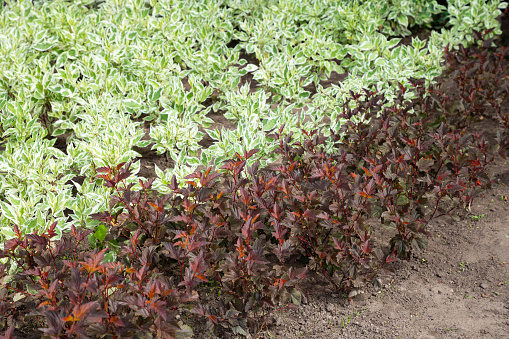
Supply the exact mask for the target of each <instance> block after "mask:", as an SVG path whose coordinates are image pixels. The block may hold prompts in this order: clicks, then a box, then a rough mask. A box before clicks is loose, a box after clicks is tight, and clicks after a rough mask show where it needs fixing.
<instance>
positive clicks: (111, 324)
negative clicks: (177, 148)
mask: <svg viewBox="0 0 509 339" xmlns="http://www.w3.org/2000/svg"><path fill="white" fill-rule="evenodd" d="M476 33H477V32H476ZM482 37H483V35H482V34H481V33H477V38H478V39H479V40H481V43H480V44H479V45H478V46H476V47H471V48H468V49H466V48H461V49H460V50H459V51H449V50H448V49H446V51H445V59H446V61H447V63H448V66H449V69H450V72H449V76H450V77H451V79H452V80H454V82H455V87H456V88H457V90H456V91H448V92H447V94H446V93H444V92H443V91H442V90H441V88H440V87H439V86H438V87H433V86H432V87H429V88H426V87H425V86H424V85H423V83H422V82H420V81H415V82H414V83H413V85H414V89H415V93H416V98H417V99H415V100H413V101H412V102H408V101H404V99H403V95H404V93H405V89H404V88H403V86H401V91H400V93H399V98H397V99H396V100H395V101H394V104H391V105H388V104H387V101H386V100H385V99H384V98H383V96H380V95H378V94H377V93H374V92H369V91H365V92H364V93H351V102H350V103H349V104H348V105H345V107H343V116H342V117H343V118H347V119H348V120H349V122H348V123H346V124H344V125H343V126H342V128H341V131H340V133H338V134H335V133H333V132H328V131H304V133H305V135H306V138H305V140H304V141H302V142H297V141H293V140H292V136H291V135H281V131H282V130H283V128H281V129H280V130H279V131H278V132H276V133H275V135H274V137H275V138H277V139H278V140H279V149H278V152H279V153H280V159H281V161H280V163H279V164H278V165H274V166H269V167H266V168H260V167H259V165H257V164H256V163H255V164H254V165H253V166H248V165H247V160H248V159H250V158H251V157H255V156H256V153H257V150H252V151H249V152H245V153H244V154H237V156H236V157H235V159H231V160H230V161H227V162H226V163H224V165H223V166H222V167H221V168H220V169H213V168H208V169H206V170H202V171H197V172H195V173H194V174H192V175H190V176H188V177H187V178H186V179H187V180H188V182H187V185H186V186H185V187H183V186H179V185H178V184H177V181H176V180H174V181H173V183H172V184H171V185H170V189H171V193H169V194H167V195H164V196H161V195H158V194H156V193H155V191H153V190H152V189H151V185H152V182H153V179H150V180H140V182H139V184H140V187H141V189H134V186H133V184H127V182H126V179H127V178H129V176H131V174H132V173H131V172H130V170H129V168H130V164H129V163H128V164H119V165H118V166H115V167H104V168H100V169H98V170H97V171H98V172H99V173H98V175H97V177H98V178H101V179H102V180H103V181H104V185H105V186H107V187H110V188H111V189H112V192H113V194H112V196H111V199H110V206H109V207H110V210H109V212H103V213H99V214H95V215H93V216H92V217H93V218H94V219H97V220H100V221H102V223H101V225H99V226H98V227H97V228H96V229H95V230H86V229H75V228H74V227H73V229H72V231H71V232H69V233H66V234H64V235H63V236H62V237H61V239H59V240H56V233H55V225H52V227H50V228H49V229H48V230H46V231H45V232H44V233H34V234H29V235H26V236H23V235H22V233H21V232H20V230H19V229H18V228H15V231H16V234H17V237H16V238H14V239H11V240H9V241H7V242H6V243H5V244H4V248H3V250H2V251H1V252H0V257H1V258H4V264H3V265H2V267H1V269H0V279H1V286H0V295H1V296H0V297H1V303H0V314H2V317H1V319H2V325H3V326H5V328H6V331H5V333H4V335H3V337H2V338H14V335H15V334H16V335H18V336H19V337H25V336H27V335H28V334H29V333H36V332H37V331H40V332H42V333H43V335H44V336H46V337H50V338H70V337H80V338H81V337H83V338H86V337H104V336H106V337H111V338H120V337H137V338H141V337H143V338H145V337H152V334H153V335H154V336H157V337H158V338H183V337H189V336H192V329H191V327H190V326H189V324H191V323H193V322H194V321H195V320H190V321H191V323H186V321H184V319H195V318H196V317H197V316H199V317H198V318H201V317H203V318H204V319H206V320H207V321H208V323H209V325H210V327H209V328H210V329H211V330H212V331H214V332H215V333H216V334H217V333H219V332H220V331H221V330H222V329H223V328H228V329H229V330H231V331H233V332H234V333H236V334H243V335H248V333H250V332H251V333H255V332H256V331H258V330H259V327H260V325H261V324H262V323H263V320H264V318H265V317H266V316H267V315H269V314H270V313H271V312H273V311H275V310H277V309H279V308H281V307H285V306H287V305H293V306H298V305H299V304H300V303H301V301H302V299H303V298H305V295H304V292H303V291H304V287H305V284H306V278H307V276H308V273H309V272H310V271H315V272H319V273H320V274H322V275H323V276H324V277H325V278H326V279H327V280H328V281H329V282H330V284H331V286H333V287H334V288H335V289H337V290H341V291H343V292H344V293H346V294H347V295H348V296H349V297H353V296H354V295H355V294H356V293H358V291H359V290H361V289H362V288H364V287H365V286H366V284H370V283H374V284H377V282H379V279H378V276H379V274H380V272H382V271H383V270H384V269H385V268H388V266H389V265H390V264H391V263H392V262H394V261H397V260H400V259H408V258H409V255H410V253H411V251H413V250H419V249H421V248H423V247H425V246H426V238H427V237H428V236H429V235H430V234H429V232H428V230H427V226H428V224H429V223H430V221H431V220H433V219H436V218H438V217H441V216H446V215H448V216H455V215H456V216H457V212H461V211H463V210H464V209H465V208H467V207H468V206H470V204H471V203H472V200H473V199H474V198H475V197H476V196H478V195H479V194H480V193H481V192H482V190H484V189H486V188H489V187H490V185H492V184H493V183H494V179H493V177H492V176H490V174H489V165H490V164H491V163H493V161H494V160H495V159H496V156H497V155H502V156H504V155H505V154H506V153H507V148H508V146H509V138H508V133H507V132H508V129H509V114H508V113H505V114H504V113H503V112H502V108H501V105H502V103H503V102H504V100H505V99H506V98H507V94H508V80H507V76H506V75H507V72H506V70H505V68H504V62H505V60H504V58H506V56H507V48H499V49H494V48H491V47H490V46H491V45H492V41H491V40H489V41H484V42H483V41H482ZM486 104H488V105H486ZM352 107H354V108H352ZM355 116H357V117H359V116H360V117H363V119H351V118H352V117H355ZM480 118H486V119H493V120H494V121H496V122H498V123H499V125H498V126H499V129H498V134H497V136H496V137H495V136H494V135H488V136H485V135H483V133H482V132H472V131H471V128H469V127H470V125H471V123H472V122H475V121H477V120H479V119H480ZM324 132H327V133H326V134H324ZM488 139H489V140H488ZM374 228H376V229H374ZM375 231H376V232H378V233H380V232H389V233H387V234H388V235H389V237H390V242H389V243H388V244H383V243H377V242H376V241H375V239H374V237H372V234H373V233H374V232H375ZM5 258H6V259H5ZM5 260H6V261H5ZM13 265H15V267H17V269H16V270H14V271H15V272H14V274H9V272H13ZM147 333H151V334H147Z"/></svg>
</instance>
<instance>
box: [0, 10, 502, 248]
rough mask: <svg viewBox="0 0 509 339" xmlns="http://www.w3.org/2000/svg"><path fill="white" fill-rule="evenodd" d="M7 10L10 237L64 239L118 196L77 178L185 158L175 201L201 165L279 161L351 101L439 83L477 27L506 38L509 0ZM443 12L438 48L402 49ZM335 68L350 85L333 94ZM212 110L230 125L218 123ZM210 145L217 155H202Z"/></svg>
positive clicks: (336, 120) (1, 64)
mask: <svg viewBox="0 0 509 339" xmlns="http://www.w3.org/2000/svg"><path fill="white" fill-rule="evenodd" d="M0 5H1V6H2V10H1V11H0V50H1V51H2V53H0V133H2V136H1V139H0V140H1V141H0V143H1V144H2V145H1V146H0V147H1V148H0V149H1V150H2V151H1V155H0V202H1V210H2V215H1V216H0V230H1V231H0V237H2V239H9V238H12V237H14V236H15V235H14V233H13V231H12V229H13V225H14V224H16V225H18V226H19V227H20V229H21V231H22V232H23V233H30V232H32V230H34V229H37V230H41V231H42V230H45V229H47V228H48V227H49V225H51V224H52V223H53V222H54V221H57V222H58V223H57V228H56V232H57V234H61V233H62V232H63V231H64V230H69V229H70V227H71V225H72V224H73V223H74V224H76V225H79V226H80V227H94V226H95V225H96V223H95V222H94V221H93V220H91V219H90V218H89V217H88V215H89V214H91V213H96V212H99V211H104V210H105V209H106V199H107V197H108V195H109V194H110V191H109V189H105V188H104V187H102V186H101V185H100V183H99V182H98V181H95V180H92V182H88V183H86V184H83V185H81V184H77V183H76V182H77V180H74V182H75V183H73V182H72V181H70V179H75V178H76V177H77V176H88V177H91V176H92V175H93V173H94V171H95V169H96V168H99V167H103V166H115V165H116V164H118V163H121V162H126V161H130V160H133V159H134V158H136V157H139V156H140V154H139V153H138V152H137V151H136V150H135V149H137V150H139V148H136V147H141V148H142V147H146V146H149V145H150V146H151V147H152V148H153V149H154V150H156V151H157V152H158V153H165V154H166V156H167V157H168V158H169V159H171V160H172V162H173V163H174V166H173V167H172V168H171V169H165V170H164V171H162V170H159V169H157V170H156V172H157V176H158V178H157V179H156V181H155V182H154V188H155V189H157V190H159V191H161V192H167V187H166V185H167V184H168V183H170V181H171V178H172V176H173V175H174V174H175V175H176V176H177V180H178V181H179V182H183V181H184V179H183V178H184V177H185V176H186V175H188V174H190V173H192V172H193V171H194V170H195V169H196V168H197V166H208V165H209V164H210V163H211V162H215V165H216V166H219V165H220V164H221V163H222V162H223V161H225V160H227V159H230V158H232V157H233V156H234V155H235V153H243V152H244V151H246V150H249V149H255V148H258V149H260V152H259V153H258V155H257V159H256V160H258V161H260V163H261V165H262V166H263V165H266V164H268V163H270V162H271V161H274V160H275V153H274V152H273V151H274V149H275V148H276V147H277V143H276V142H275V140H274V138H272V137H271V136H270V133H271V131H273V130H274V129H275V128H277V126H281V125H283V124H284V125H285V131H284V133H293V136H294V138H296V139H299V140H300V139H301V138H303V137H304V135H303V134H302V133H301V129H305V130H312V129H315V128H317V127H320V126H321V127H323V126H325V125H327V124H328V123H329V121H331V122H332V123H331V124H332V126H331V127H332V128H333V130H334V131H335V132H337V131H338V130H339V128H340V126H341V124H342V123H344V119H343V118H341V117H340V115H341V110H340V107H341V105H342V104H344V103H345V102H347V101H348V100H349V91H350V90H353V91H354V92H356V93H357V92H360V91H361V89H362V88H367V89H370V90H373V89H376V90H378V91H379V92H380V93H384V95H385V96H386V97H387V98H389V99H390V98H394V97H395V91H397V89H398V87H397V83H398V82H399V83H402V84H404V85H405V86H407V87H411V84H410V82H409V79H411V78H425V79H426V80H427V84H430V83H432V82H434V79H435V78H436V77H437V76H438V75H439V74H440V73H441V70H442V65H441V57H442V54H441V52H442V49H443V47H444V46H445V45H446V44H447V43H450V44H451V48H454V47H455V46H457V45H459V44H461V43H468V42H469V41H471V40H472V39H470V40H469V38H468V37H469V35H466V33H465V32H466V31H465V27H464V25H465V23H466V22H467V21H469V20H470V21H472V22H473V25H474V26H475V27H478V26H479V27H478V29H481V28H484V27H485V28H494V30H493V32H492V34H500V29H499V24H498V22H497V21H496V20H495V18H496V17H497V15H498V14H499V13H500V8H503V7H504V6H505V3H504V2H500V1H489V2H487V3H486V2H485V1H469V2H466V1H463V0H461V1H459V0H458V1H454V2H452V1H451V2H450V5H449V8H448V9H447V11H446V9H445V8H444V7H442V6H439V5H438V4H437V2H436V1H408V0H391V1H382V0H372V1H350V0H348V1H347V0H335V1H329V0H327V1H326V0H320V1H314V0H313V1H310V0H306V1H296V0H285V1H273V0H266V1H245V0H224V1H208V0H193V1H187V0H186V1H182V0H178V1H173V0H172V1H170V0H162V1H155V0H125V1H124V0H123V1H113V0H107V1H90V0H83V1H81V0H80V1H72V2H71V3H69V2H68V1H64V0H55V1H30V0H23V1H15V0H10V1H4V2H1V4H0ZM436 15H446V16H449V19H450V20H449V22H450V25H449V26H448V27H447V28H446V29H444V30H443V31H442V32H441V33H438V32H432V34H431V37H430V39H429V41H428V43H427V45H426V43H425V42H424V41H421V40H418V39H416V40H414V41H413V43H412V45H411V46H404V45H402V44H401V41H400V38H398V37H401V36H406V35H409V34H410V33H411V31H410V30H413V29H417V28H419V27H421V28H424V27H429V26H430V25H431V24H432V20H433V16H436ZM481 26H482V27H481ZM464 33H465V34H464ZM248 60H249V61H248ZM332 72H337V73H345V75H347V78H346V79H345V81H344V82H343V83H342V84H341V85H333V86H331V87H329V88H324V85H323V82H322V81H323V80H324V79H327V77H329V76H330V75H331V74H332ZM381 79H383V80H381ZM249 83H251V84H249ZM406 95H407V97H408V98H410V97H413V95H414V94H412V93H411V92H410V91H407V92H406ZM236 97H239V99H234V98H236ZM211 113H214V114H216V115H223V116H224V118H226V121H228V122H229V123H230V124H231V125H232V128H223V129H217V128H216V127H215V126H212V124H213V123H214V122H217V121H213V120H212V119H211V117H212V115H211ZM143 122H147V123H149V124H150V127H149V128H148V127H146V126H144V124H143ZM144 128H145V129H144ZM146 133H148V136H149V138H148V140H147V138H145V137H144V136H145V135H146ZM206 136H209V137H210V138H211V139H212V145H211V146H210V147H208V148H203V147H201V145H202V144H203V143H202V141H203V140H204V138H205V137H206ZM57 137H58V138H59V140H58V142H55V139H56V138H57ZM63 140H65V141H66V143H67V145H65V146H62V145H61V143H62V141H63ZM55 146H57V147H55ZM254 160H255V159H250V161H249V163H250V164H252V163H253V161H254ZM137 166H139V164H138V163H136V162H135V163H134V164H133V169H134V171H135V172H136V170H137V168H136V167H137ZM38 168H41V170H37V169H38ZM131 181H132V182H134V183H136V182H137V180H136V178H134V177H133V178H132V179H131ZM4 183H5V184H4ZM45 192H51V193H48V194H46V193H45ZM57 197H62V201H60V200H59V199H60V198H57ZM49 199H50V200H49ZM94 201H96V202H97V203H94ZM50 205H51V207H50ZM50 208H51V212H52V213H48V211H49V210H50ZM64 211H66V212H64ZM66 214H69V218H67V217H66Z"/></svg>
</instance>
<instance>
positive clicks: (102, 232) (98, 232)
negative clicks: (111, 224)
mask: <svg viewBox="0 0 509 339" xmlns="http://www.w3.org/2000/svg"><path fill="white" fill-rule="evenodd" d="M107 233H108V228H107V227H106V225H104V224H99V225H97V227H96V228H95V233H94V238H96V239H97V240H99V241H104V238H106V234H107Z"/></svg>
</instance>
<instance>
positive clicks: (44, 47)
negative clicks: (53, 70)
mask: <svg viewBox="0 0 509 339" xmlns="http://www.w3.org/2000/svg"><path fill="white" fill-rule="evenodd" d="M51 47H53V44H50V43H48V42H46V43H44V42H42V43H40V44H37V45H35V46H34V49H35V50H37V51H40V52H44V51H47V50H49V49H50V48H51Z"/></svg>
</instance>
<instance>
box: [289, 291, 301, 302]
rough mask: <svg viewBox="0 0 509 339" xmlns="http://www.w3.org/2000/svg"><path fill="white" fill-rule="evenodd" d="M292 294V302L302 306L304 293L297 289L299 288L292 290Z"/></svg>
mask: <svg viewBox="0 0 509 339" xmlns="http://www.w3.org/2000/svg"><path fill="white" fill-rule="evenodd" d="M290 296H291V297H292V302H293V303H294V304H295V305H297V306H300V304H301V302H302V295H301V293H300V292H299V291H298V290H297V289H295V288H294V289H293V290H292V291H291V292H290Z"/></svg>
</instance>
